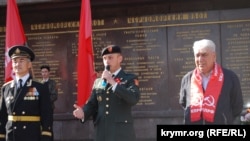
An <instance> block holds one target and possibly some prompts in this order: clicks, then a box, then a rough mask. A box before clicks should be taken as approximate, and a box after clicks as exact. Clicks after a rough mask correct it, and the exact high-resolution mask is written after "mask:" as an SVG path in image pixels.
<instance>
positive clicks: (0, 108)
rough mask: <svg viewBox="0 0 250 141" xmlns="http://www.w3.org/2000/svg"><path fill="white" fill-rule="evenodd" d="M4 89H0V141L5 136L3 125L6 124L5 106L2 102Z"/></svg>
mask: <svg viewBox="0 0 250 141" xmlns="http://www.w3.org/2000/svg"><path fill="white" fill-rule="evenodd" d="M3 93H4V87H2V89H1V93H0V115H1V116H0V141H5V134H6V130H5V125H6V122H7V109H6V106H5V101H4V96H3Z"/></svg>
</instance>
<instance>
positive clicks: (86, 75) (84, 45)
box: [77, 0, 96, 106]
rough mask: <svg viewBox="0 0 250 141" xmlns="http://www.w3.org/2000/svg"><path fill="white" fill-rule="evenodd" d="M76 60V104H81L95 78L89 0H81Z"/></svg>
mask: <svg viewBox="0 0 250 141" xmlns="http://www.w3.org/2000/svg"><path fill="white" fill-rule="evenodd" d="M78 42H79V44H78V61H77V78H78V83H77V84H78V86H77V87H78V91H77V93H78V94H77V104H78V105H79V106H82V105H84V104H85V103H86V101H87V99H88V98H89V96H90V93H91V89H92V85H93V83H94V80H95V78H96V77H95V72H94V64H93V63H94V56H93V49H92V20H91V9H90V2H89V0H82V5H81V17H80V29H79V39H78Z"/></svg>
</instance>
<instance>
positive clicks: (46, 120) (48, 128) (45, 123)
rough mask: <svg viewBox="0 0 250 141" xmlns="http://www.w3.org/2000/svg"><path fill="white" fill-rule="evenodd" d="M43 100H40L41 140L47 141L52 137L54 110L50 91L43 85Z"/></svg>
mask: <svg viewBox="0 0 250 141" xmlns="http://www.w3.org/2000/svg"><path fill="white" fill-rule="evenodd" d="M40 91H41V94H40V95H41V99H40V108H41V109H40V111H41V126H42V133H41V140H42V141H47V140H49V139H51V137H52V124H53V110H52V106H51V104H48V103H50V97H49V89H48V87H46V86H45V85H42V84H41V89H40Z"/></svg>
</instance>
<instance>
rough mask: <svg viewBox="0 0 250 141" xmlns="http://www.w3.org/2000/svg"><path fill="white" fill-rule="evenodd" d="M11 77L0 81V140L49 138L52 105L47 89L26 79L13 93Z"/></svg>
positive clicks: (40, 140)
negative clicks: (20, 87)
mask: <svg viewBox="0 0 250 141" xmlns="http://www.w3.org/2000/svg"><path fill="white" fill-rule="evenodd" d="M16 89H17V88H16V84H15V81H14V80H12V81H10V82H7V83H6V84H4V85H3V87H2V89H1V96H0V115H1V116H0V141H49V140H51V134H52V132H51V126H52V120H53V118H52V116H53V115H52V107H51V105H50V104H48V102H50V99H49V95H48V93H49V92H48V89H47V88H46V87H45V85H43V84H41V83H40V82H36V81H34V80H32V79H31V77H30V78H29V79H27V81H26V82H25V85H24V86H23V87H22V89H21V90H20V91H19V93H17V91H16Z"/></svg>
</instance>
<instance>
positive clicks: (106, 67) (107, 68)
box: [102, 65, 110, 86]
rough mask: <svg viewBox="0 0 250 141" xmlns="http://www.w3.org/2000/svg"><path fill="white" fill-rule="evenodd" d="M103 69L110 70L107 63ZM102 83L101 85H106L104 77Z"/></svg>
mask: <svg viewBox="0 0 250 141" xmlns="http://www.w3.org/2000/svg"><path fill="white" fill-rule="evenodd" d="M105 70H107V71H109V70H110V66H109V65H107V66H105ZM102 85H103V86H106V85H107V80H106V79H105V78H104V79H103V82H102Z"/></svg>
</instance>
